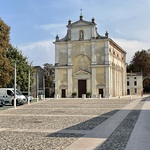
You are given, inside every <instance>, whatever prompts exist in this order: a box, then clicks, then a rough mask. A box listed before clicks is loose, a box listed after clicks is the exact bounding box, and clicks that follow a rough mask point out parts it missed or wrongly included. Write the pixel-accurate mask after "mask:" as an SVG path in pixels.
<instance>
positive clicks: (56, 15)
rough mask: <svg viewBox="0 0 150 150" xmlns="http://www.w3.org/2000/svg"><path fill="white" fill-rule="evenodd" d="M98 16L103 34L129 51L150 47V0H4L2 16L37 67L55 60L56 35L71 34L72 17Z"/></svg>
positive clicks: (12, 36)
mask: <svg viewBox="0 0 150 150" xmlns="http://www.w3.org/2000/svg"><path fill="white" fill-rule="evenodd" d="M81 9H82V14H83V19H84V20H86V21H91V19H92V17H94V18H95V22H96V24H97V28H98V29H97V30H98V33H99V34H100V35H105V32H106V31H108V33H109V37H110V38H111V39H113V40H114V41H115V42H116V43H117V44H118V45H120V46H121V47H122V48H123V49H124V50H125V51H126V52H127V56H126V62H127V63H130V61H131V60H132V57H133V56H134V54H135V52H137V51H139V50H142V49H144V50H147V49H149V48H150V0H0V18H1V19H2V20H3V21H4V22H5V23H6V24H7V25H9V26H10V27H11V31H10V42H11V44H12V45H13V46H14V47H17V48H18V49H19V50H21V51H22V52H23V55H24V56H26V57H28V61H29V62H33V65H35V66H41V67H43V64H45V63H49V64H54V63H55V45H54V44H53V42H54V41H55V37H56V35H59V37H60V38H63V37H64V36H65V35H66V33H67V27H66V25H67V24H68V20H69V19H70V20H71V21H72V22H75V21H78V20H79V16H80V10H81Z"/></svg>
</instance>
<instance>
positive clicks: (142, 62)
mask: <svg viewBox="0 0 150 150" xmlns="http://www.w3.org/2000/svg"><path fill="white" fill-rule="evenodd" d="M128 71H133V72H142V73H143V76H150V53H149V52H148V51H147V50H142V51H137V52H136V53H135V55H134V56H133V59H132V61H131V63H130V65H129V66H128Z"/></svg>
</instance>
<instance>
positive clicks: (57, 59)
mask: <svg viewBox="0 0 150 150" xmlns="http://www.w3.org/2000/svg"><path fill="white" fill-rule="evenodd" d="M55 64H59V51H58V45H56V44H55Z"/></svg>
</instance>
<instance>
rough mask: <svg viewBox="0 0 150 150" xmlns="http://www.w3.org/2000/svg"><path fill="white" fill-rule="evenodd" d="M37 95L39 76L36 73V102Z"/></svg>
mask: <svg viewBox="0 0 150 150" xmlns="http://www.w3.org/2000/svg"><path fill="white" fill-rule="evenodd" d="M38 93H39V75H38V72H37V73H36V98H37V102H38V101H39V99H38Z"/></svg>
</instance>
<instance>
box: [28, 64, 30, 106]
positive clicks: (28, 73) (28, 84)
mask: <svg viewBox="0 0 150 150" xmlns="http://www.w3.org/2000/svg"><path fill="white" fill-rule="evenodd" d="M28 104H30V67H29V70H28Z"/></svg>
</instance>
